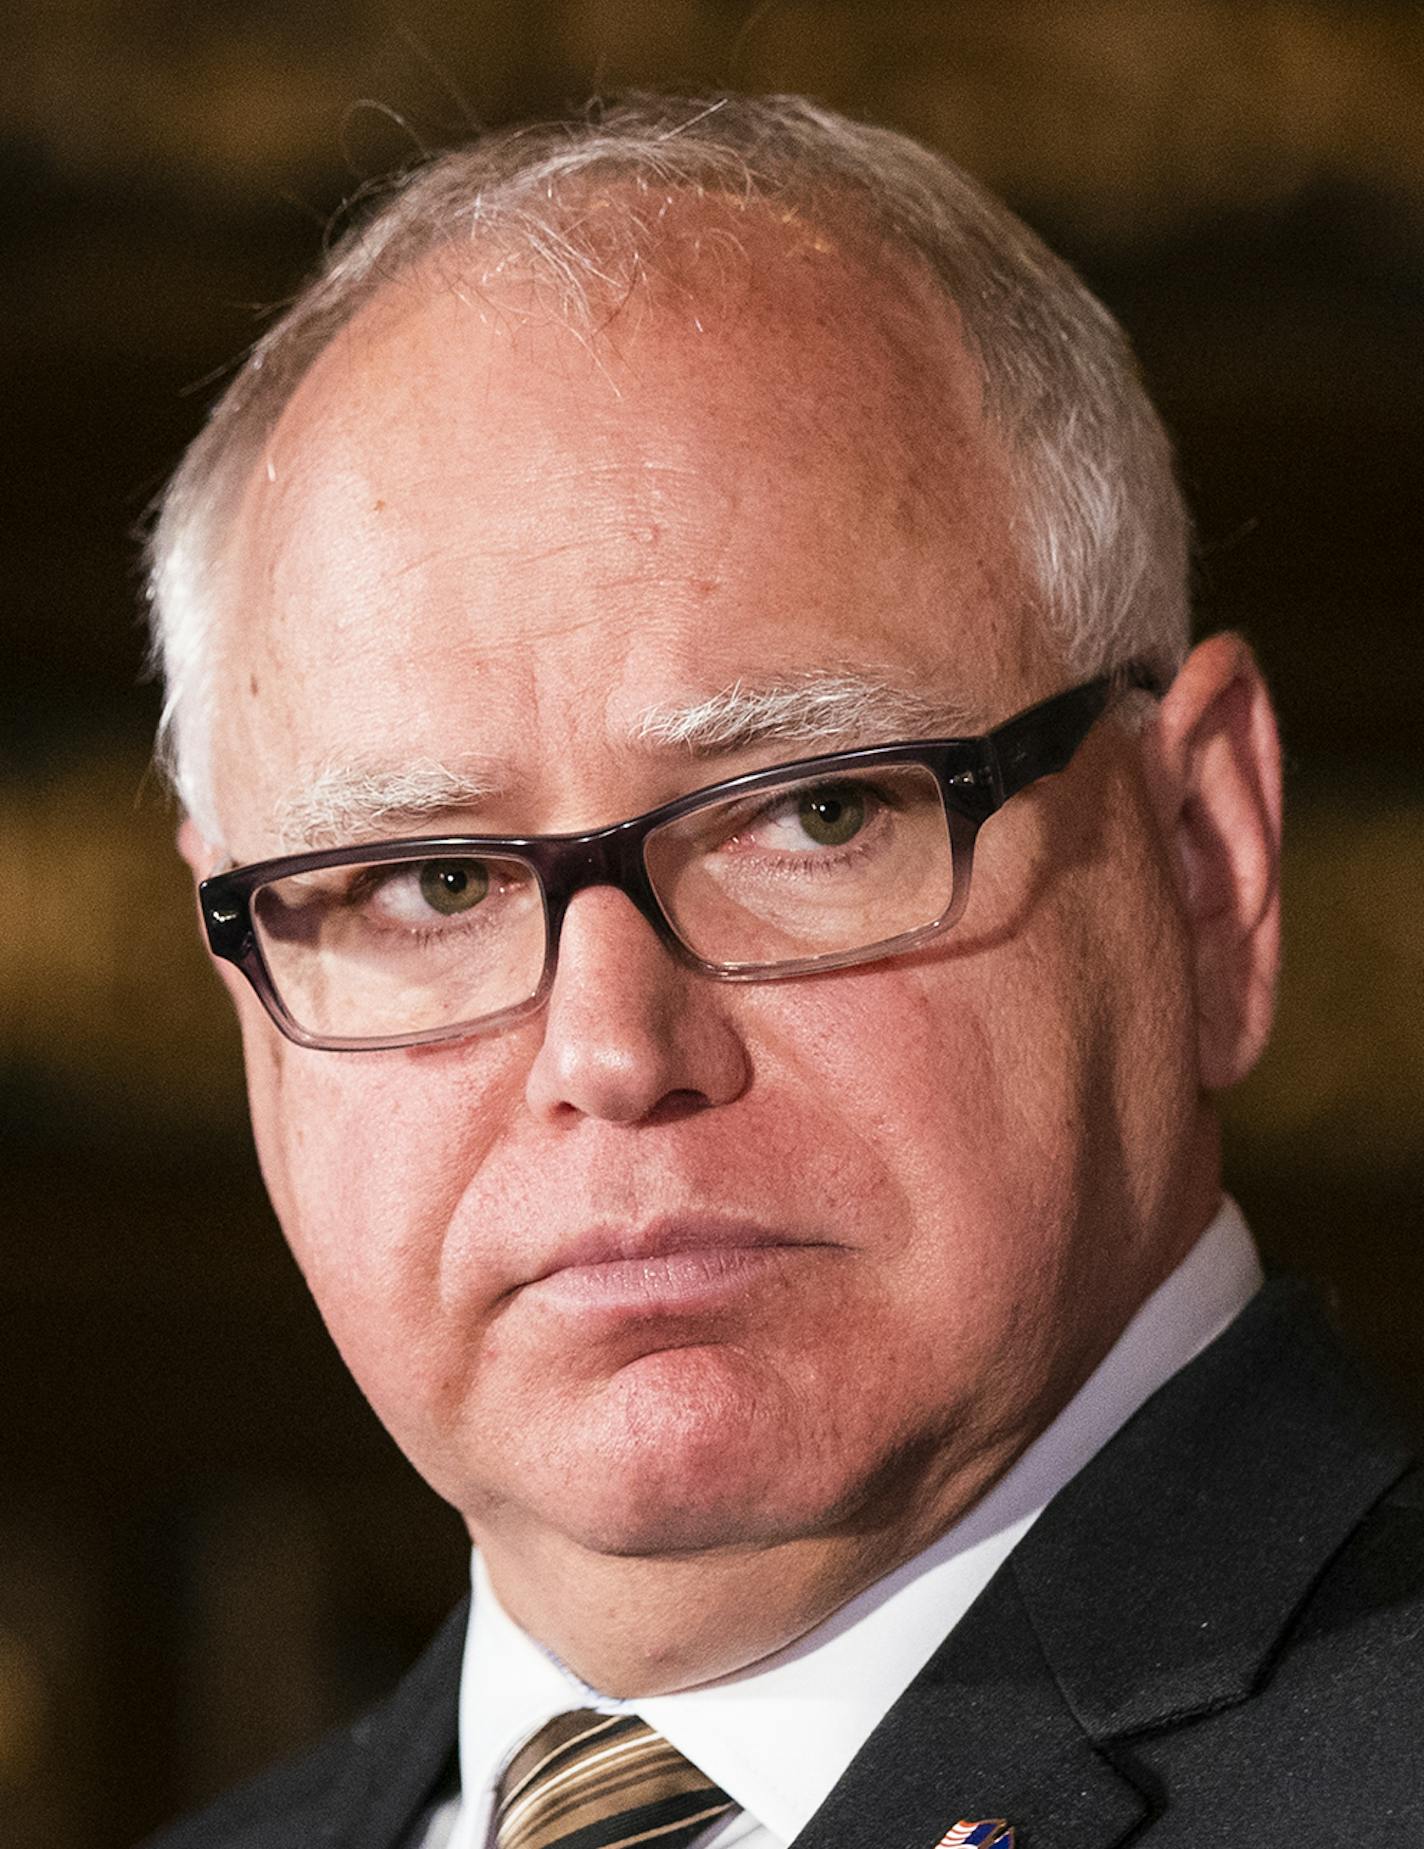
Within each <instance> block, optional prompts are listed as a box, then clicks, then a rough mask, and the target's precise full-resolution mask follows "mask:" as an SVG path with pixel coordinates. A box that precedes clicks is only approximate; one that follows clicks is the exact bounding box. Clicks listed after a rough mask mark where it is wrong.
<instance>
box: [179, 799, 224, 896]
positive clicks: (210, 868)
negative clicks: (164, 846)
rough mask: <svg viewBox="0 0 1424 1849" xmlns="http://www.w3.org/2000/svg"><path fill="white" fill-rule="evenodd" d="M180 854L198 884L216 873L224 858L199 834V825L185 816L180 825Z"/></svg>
mask: <svg viewBox="0 0 1424 1849" xmlns="http://www.w3.org/2000/svg"><path fill="white" fill-rule="evenodd" d="M177 839H178V852H179V853H180V854H181V855H182V856H183V858H184V860H186V861H187V863H188V866H189V868H190V869H191V871H192V875H193V880H194V883H195V884H196V883H197V882H198V881H199V880H205V879H206V878H207V877H208V875H209V874H210V873H216V872H217V870H218V866H219V864H220V863H221V860H222V856H221V854H220V853H219V852H218V850H217V849H216V848H215V847H213V846H211V845H210V844H209V843H208V842H207V841H205V840H204V839H203V837H202V836H201V835H200V834H199V833H198V829H197V825H196V824H195V823H194V822H193V821H192V820H191V819H190V818H189V817H188V816H186V815H185V816H184V817H183V820H182V821H181V822H180V823H179V824H178V837H177Z"/></svg>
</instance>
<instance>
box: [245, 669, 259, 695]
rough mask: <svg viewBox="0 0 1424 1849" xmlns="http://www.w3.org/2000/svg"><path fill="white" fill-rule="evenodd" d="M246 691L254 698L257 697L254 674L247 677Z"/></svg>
mask: <svg viewBox="0 0 1424 1849" xmlns="http://www.w3.org/2000/svg"><path fill="white" fill-rule="evenodd" d="M247 691H248V693H249V694H250V695H251V697H252V698H253V699H254V700H255V699H256V698H257V676H256V675H255V674H249V675H248V677H247Z"/></svg>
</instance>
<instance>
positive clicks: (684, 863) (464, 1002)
mask: <svg viewBox="0 0 1424 1849" xmlns="http://www.w3.org/2000/svg"><path fill="white" fill-rule="evenodd" d="M1129 689H1141V690H1146V691H1151V692H1158V691H1160V683H1159V681H1158V679H1157V677H1156V676H1155V675H1154V674H1153V673H1152V672H1151V670H1150V669H1148V668H1147V667H1146V666H1145V665H1144V664H1143V663H1140V662H1131V663H1129V664H1127V665H1126V666H1124V667H1122V668H1119V669H1117V670H1116V671H1115V672H1114V673H1112V674H1107V675H1104V676H1102V677H1101V678H1099V679H1097V680H1093V681H1089V682H1086V683H1085V684H1084V685H1082V686H1080V687H1074V688H1071V689H1070V690H1069V691H1068V692H1066V693H1061V694H1058V695H1056V696H1055V697H1054V698H1053V699H1050V700H1044V701H1043V702H1041V703H1040V704H1039V705H1037V706H1033V707H1030V708H1029V709H1028V710H1027V711H1026V712H1023V713H1020V714H1018V715H1017V716H1016V717H1015V718H1013V719H1010V720H1008V721H1007V722H1006V723H1005V724H1003V725H1001V726H999V727H998V728H997V729H996V730H995V731H992V732H989V733H987V734H985V735H984V736H982V737H979V738H949V739H919V740H915V741H913V742H911V743H908V744H891V745H872V746H870V747H867V748H863V749H860V750H856V751H841V752H835V753H832V754H831V755H829V756H825V757H813V758H802V759H799V760H798V761H797V762H795V763H792V764H780V765H777V766H775V767H774V768H773V769H769V770H759V771H753V772H751V773H750V774H748V775H746V776H741V777H732V778H729V779H728V780H727V781H725V782H722V783H714V784H712V785H710V786H709V787H708V788H706V789H701V790H694V791H693V792H692V793H691V794H690V795H687V796H681V797H678V798H677V799H676V800H675V801H673V802H667V803H662V804H660V805H659V806H658V807H657V808H656V809H649V810H648V811H647V813H646V814H644V815H638V816H633V817H632V818H631V819H630V820H628V821H626V822H614V823H612V824H611V825H610V826H608V827H605V828H597V829H593V830H592V831H590V832H589V833H587V834H579V835H535V836H512V835H500V836H494V835H447V836H441V837H439V838H423V837H422V838H417V839H413V840H401V841H382V842H378V843H374V844H372V845H369V846H364V847H346V848H333V849H324V850H322V851H320V852H316V853H309V854H293V855H288V856H285V857H283V858H281V859H276V860H262V861H257V862H255V863H254V864H252V865H251V866H246V867H236V868H233V869H232V870H230V871H229V872H226V873H220V874H217V875H215V876H214V877H213V878H212V879H207V880H204V881H203V882H202V884H201V886H200V887H199V889H198V897H199V903H200V906H201V909H202V914H203V922H204V925H205V926H206V929H207V934H208V942H209V944H210V945H211V947H212V951H213V954H214V956H218V957H223V958H225V959H226V960H227V961H228V962H230V963H233V964H235V965H236V966H237V968H238V969H240V970H241V971H242V973H243V975H244V976H245V977H246V978H247V980H248V981H249V982H250V983H251V985H252V987H253V989H254V990H255V991H256V993H257V995H258V996H259V997H260V998H261V1001H262V1003H263V1005H264V1006H265V1007H266V1009H267V1012H268V1013H269V1014H270V1015H271V1017H272V1019H273V1020H274V1021H275V1022H276V1024H277V1026H278V1027H279V1028H280V1029H281V1030H282V1032H283V1033H284V1034H286V1035H287V1037H288V1038H289V1039H291V1040H294V1041H296V1042H297V1043H298V1044H299V1045H301V1046H308V1047H323V1048H330V1049H332V1050H355V1049H363V1048H365V1049H375V1048H378V1047H402V1046H420V1045H424V1044H428V1043H430V1042H433V1041H440V1040H454V1039H458V1038H462V1037H464V1036H466V1035H470V1034H477V1033H489V1032H492V1031H493V1030H495V1029H497V1028H500V1027H503V1026H505V1025H507V1024H508V1023H510V1022H513V1021H516V1020H518V1019H520V1018H521V1017H522V1016H523V1015H526V1014H528V1013H530V1012H531V1011H532V1010H534V1009H536V1008H538V1007H539V1006H540V1005H541V1003H542V1002H543V1001H544V1000H545V998H546V997H547V995H548V992H549V988H550V985H551V983H552V981H553V977H554V967H555V961H556V959H557V955H558V946H559V932H560V927H561V926H562V923H563V919H564V914H565V912H566V911H567V910H568V907H569V903H570V901H571V900H572V899H573V897H574V895H575V894H576V893H578V892H581V891H583V889H584V888H585V887H587V886H614V887H617V888H618V889H619V890H620V891H621V892H624V893H626V894H627V896H628V897H629V899H631V900H632V902H633V904H634V905H635V906H636V907H637V908H638V910H639V911H640V912H641V913H642V915H643V917H644V918H646V919H647V921H648V923H649V924H650V925H651V926H652V927H653V929H654V931H656V932H657V934H658V936H659V938H660V939H661V940H662V942H663V943H664V944H665V945H666V947H667V949H668V950H669V951H670V952H671V953H672V954H673V955H674V956H676V957H677V958H678V959H679V960H680V961H682V962H683V963H685V964H688V965H690V966H691V967H692V968H693V969H696V970H699V971H701V972H702V974H704V975H707V976H712V977H715V978H717V979H719V980H721V981H724V982H727V981H730V982H752V981H761V980H765V979H770V978H779V977H787V976H800V975H806V974H809V973H811V972H813V971H821V970H830V969H844V968H846V967H848V966H849V965H851V964H855V963H867V962H871V961H874V960H877V959H879V958H881V957H889V956H897V955H899V954H901V953H902V952H904V951H908V950H912V949H914V948H915V947H916V946H917V945H920V944H923V943H924V942H926V941H927V940H928V939H930V938H933V937H935V936H937V935H938V934H939V933H940V932H942V931H947V930H948V929H949V928H950V926H951V925H953V924H954V923H955V922H956V920H957V919H958V918H959V917H960V915H961V914H962V912H963V910H964V906H965V902H966V900H967V899H968V896H969V873H970V867H971V864H972V861H973V854H974V841H975V837H976V835H977V834H978V831H979V829H980V827H981V826H982V824H983V823H984V822H985V821H987V819H988V818H989V816H991V815H993V814H994V812H995V811H996V810H997V809H999V808H1001V807H1002V805H1003V804H1004V803H1006V802H1007V801H1008V800H1009V798H1010V797H1011V796H1014V795H1016V794H1017V793H1018V792H1019V791H1020V790H1023V789H1026V788H1027V787H1028V785H1029V784H1031V783H1034V782H1036V781H1037V780H1038V779H1039V778H1040V777H1046V776H1050V775H1052V774H1053V773H1054V772H1056V771H1060V770H1062V769H1063V768H1064V767H1065V766H1066V765H1067V763H1068V761H1069V760H1070V758H1071V757H1072V756H1073V754H1074V752H1075V751H1076V750H1077V749H1078V747H1079V745H1080V744H1082V742H1083V740H1084V739H1085V738H1086V737H1087V735H1088V733H1089V732H1090V731H1091V729H1092V727H1093V725H1094V724H1095V723H1096V721H1097V720H1098V718H1099V717H1100V716H1101V714H1102V713H1103V712H1104V710H1105V709H1106V707H1107V706H1108V703H1109V701H1110V700H1112V699H1113V698H1114V697H1115V696H1116V695H1118V694H1119V693H1122V692H1125V691H1127V690H1129Z"/></svg>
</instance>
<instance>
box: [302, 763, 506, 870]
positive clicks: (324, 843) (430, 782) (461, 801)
mask: <svg viewBox="0 0 1424 1849" xmlns="http://www.w3.org/2000/svg"><path fill="white" fill-rule="evenodd" d="M506 787H507V783H506V779H505V778H504V777H502V776H501V775H500V774H499V772H498V771H497V769H496V768H495V767H494V766H492V765H490V764H488V763H487V762H485V761H483V760H476V761H472V762H470V763H467V764H459V765H453V766H452V765H447V764H439V763H436V762H435V761H434V760H433V759H430V758H417V759H413V760H412V761H411V762H410V763H409V764H403V765H401V766H400V767H399V768H398V769H390V768H388V767H386V766H383V765H376V764H360V763H358V764H350V765H328V766H326V767H324V768H323V769H321V770H319V771H318V772H317V773H316V775H315V776H314V777H312V778H311V779H310V781H309V782H308V783H307V784H306V785H305V786H304V787H303V788H302V789H301V790H300V791H297V792H295V793H293V794H292V795H289V796H286V797H284V798H283V799H282V800H281V802H279V803H278V805H277V812H276V824H277V834H278V837H279V839H280V840H281V841H282V843H283V845H284V846H285V847H287V848H289V849H291V850H292V851H299V850H301V849H305V848H313V849H315V848H323V847H342V846H344V845H346V844H347V843H348V842H354V841H358V840H360V839H361V837H362V836H363V835H371V836H375V837H377V838H379V837H381V836H384V835H401V834H407V833H410V832H411V831H412V830H415V829H418V828H420V827H421V826H422V824H424V823H427V822H431V821H435V820H437V819H438V818H440V817H441V816H445V815H449V814H451V813H452V812H454V811H455V810H459V809H476V808H478V807H480V805H481V804H483V803H488V802H491V801H493V800H494V799H495V798H496V797H498V796H502V795H504V794H505V791H506Z"/></svg>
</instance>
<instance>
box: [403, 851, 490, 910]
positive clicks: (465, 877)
mask: <svg viewBox="0 0 1424 1849" xmlns="http://www.w3.org/2000/svg"><path fill="white" fill-rule="evenodd" d="M489 884H490V882H489V869H488V867H486V865H485V863H484V862H483V861H482V860H427V861H426V862H425V864H424V865H423V866H422V867H421V869H420V896H421V898H422V899H424V901H425V903H426V904H427V905H428V906H429V907H430V908H431V910H432V911H436V912H440V913H441V914H442V915H443V916H444V917H446V918H452V917H454V916H455V914H456V913H458V912H468V911H469V910H470V908H471V907H472V906H475V905H478V904H479V902H480V900H481V899H483V898H484V896H485V894H486V893H487V892H488V891H489Z"/></svg>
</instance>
